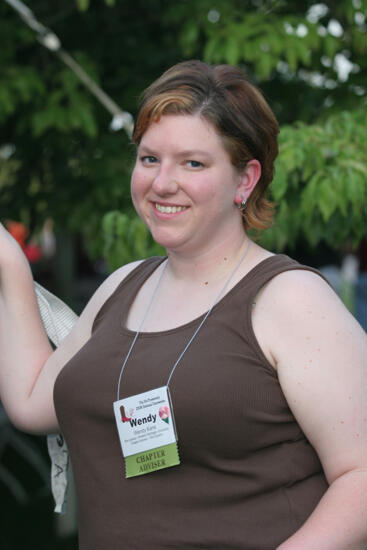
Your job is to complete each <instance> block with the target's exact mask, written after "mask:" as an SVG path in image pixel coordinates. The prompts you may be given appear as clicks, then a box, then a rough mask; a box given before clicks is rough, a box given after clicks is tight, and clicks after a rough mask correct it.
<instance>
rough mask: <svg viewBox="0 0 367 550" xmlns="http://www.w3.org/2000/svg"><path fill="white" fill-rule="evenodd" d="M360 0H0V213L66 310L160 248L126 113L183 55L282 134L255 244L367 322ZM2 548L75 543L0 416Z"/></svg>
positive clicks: (23, 447) (38, 470) (38, 445)
mask: <svg viewBox="0 0 367 550" xmlns="http://www.w3.org/2000/svg"><path fill="white" fill-rule="evenodd" d="M366 19H367V0H338V1H336V0H329V1H325V2H322V3H316V2H313V1H300V0H94V1H92V0H90V1H88V0H62V1H61V0H53V1H52V2H49V1H46V0H29V1H27V2H26V3H25V4H23V3H21V2H19V1H17V0H12V1H11V0H0V220H1V221H2V222H3V223H5V224H6V225H7V227H8V229H9V230H10V231H11V232H12V234H13V235H14V236H15V237H16V238H17V240H18V241H19V242H20V244H21V246H22V247H23V249H24V251H25V253H26V254H27V256H28V258H29V261H30V262H31V265H32V269H33V272H34V276H35V278H36V280H37V281H38V282H40V283H41V284H43V285H44V286H46V287H47V288H48V289H49V290H51V291H53V292H55V293H56V294H57V295H58V296H59V297H60V298H62V299H63V300H64V301H65V302H66V303H67V304H68V305H69V306H71V307H72V308H73V309H74V310H75V311H76V312H78V313H79V312H80V311H81V309H82V307H83V306H84V305H85V303H86V301H87V300H88V298H89V297H90V295H91V294H92V292H93V291H94V290H95V288H96V287H97V286H98V285H99V284H100V282H101V281H102V280H103V279H104V278H105V277H106V276H107V275H108V273H109V272H110V271H111V270H112V269H115V268H116V267H118V266H119V265H122V264H124V263H126V262H128V261H131V260H133V259H137V258H142V257H146V256H149V255H152V254H162V253H164V252H163V251H162V250H161V249H160V247H158V245H156V244H155V243H154V242H152V240H151V239H150V236H149V234H148V233H147V230H146V229H145V226H144V225H143V224H142V223H141V222H140V221H139V219H137V217H136V216H135V214H134V211H133V208H132V205H131V201H130V192H129V180H130V172H131V169H132V165H133V163H134V155H135V152H134V147H133V146H132V145H131V143H130V139H129V131H130V130H131V125H130V124H129V114H131V115H132V116H134V115H135V112H136V107H137V102H138V98H139V95H140V93H141V92H142V91H143V89H144V88H145V87H146V86H147V85H148V84H150V83H151V82H152V81H153V80H154V79H155V78H157V77H158V76H159V75H160V74H161V73H162V72H163V70H165V69H167V68H168V67H170V66H171V65H172V64H174V63H176V62H178V61H182V60H185V59H191V58H199V59H203V60H204V61H207V62H209V63H214V64H217V63H231V64H235V65H240V66H241V67H243V69H244V70H245V72H246V73H247V74H248V76H249V77H250V79H251V80H252V81H253V82H254V83H255V84H257V85H258V86H259V87H260V88H261V89H262V91H263V92H264V94H265V97H266V99H267V100H268V102H269V103H270V105H271V106H272V108H273V110H274V112H275V114H276V116H277V118H278V120H279V122H280V125H281V133H280V138H279V143H280V155H279V158H278V160H277V163H276V175H275V179H274V182H273V184H272V187H271V196H272V198H273V200H274V201H276V203H277V214H276V220H275V224H274V226H273V227H272V228H270V229H269V230H267V231H266V232H264V233H263V234H262V235H261V237H260V242H262V243H263V244H264V246H266V247H268V248H270V249H271V250H273V251H274V252H284V253H287V254H290V255H292V256H293V257H295V258H296V259H297V260H299V261H300V262H303V263H307V264H309V265H312V266H315V267H318V268H321V269H322V270H323V272H324V273H325V274H326V275H327V276H328V277H329V279H330V281H331V282H332V284H333V285H334V286H335V288H336V289H337V290H338V292H339V293H340V295H341V297H342V298H343V300H344V301H345V303H346V304H347V306H348V307H349V308H350V309H351V311H352V312H353V314H354V315H355V316H356V317H357V318H358V320H359V321H360V323H361V324H362V325H363V326H364V328H367V244H366V242H367V241H366V235H367V20H366ZM0 506H1V514H0V548H1V550H10V549H11V550H15V549H18V548H23V547H24V546H25V545H26V546H27V548H28V549H36V550H43V549H50V548H52V549H65V550H66V549H74V550H75V549H76V548H77V540H76V533H75V506H74V499H73V496H72V492H71V495H70V498H69V511H68V513H67V515H66V516H63V517H62V518H61V519H60V517H59V516H56V515H55V514H54V513H53V501H52V497H51V494H50V486H49V460H48V456H47V451H46V444H45V440H44V438H36V437H32V436H28V435H24V434H21V433H19V432H17V430H15V429H14V428H12V427H11V426H10V424H9V422H8V420H7V418H6V415H5V413H4V412H3V411H2V410H0Z"/></svg>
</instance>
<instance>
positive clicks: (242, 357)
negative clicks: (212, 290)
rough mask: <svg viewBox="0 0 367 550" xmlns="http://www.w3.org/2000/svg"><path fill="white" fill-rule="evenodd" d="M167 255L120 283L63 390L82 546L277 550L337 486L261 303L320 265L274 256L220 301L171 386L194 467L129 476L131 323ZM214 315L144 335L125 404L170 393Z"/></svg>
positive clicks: (87, 549)
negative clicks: (121, 432)
mask: <svg viewBox="0 0 367 550" xmlns="http://www.w3.org/2000/svg"><path fill="white" fill-rule="evenodd" d="M162 261H163V258H151V259H149V260H146V261H145V262H143V263H141V264H140V265H139V266H138V267H137V268H136V269H135V270H134V271H132V272H131V273H130V274H129V275H128V276H127V277H126V279H125V280H124V281H123V282H122V283H121V284H120V285H119V287H118V288H117V289H116V291H115V292H114V293H113V294H112V296H111V297H110V298H109V299H108V300H107V301H106V303H105V304H104V305H103V307H102V309H101V310H100V311H99V313H98V315H97V317H96V319H95V322H94V327H93V333H92V337H91V339H90V340H89V341H88V342H87V343H86V345H85V346H84V347H83V348H82V349H81V350H80V351H79V352H78V353H77V355H75V357H74V358H73V359H72V360H71V361H70V362H69V363H68V364H67V365H66V366H65V367H64V369H63V370H62V371H61V373H60V375H59V376H58V378H57V381H56V384H55V392H54V398H55V406H56V411H57V416H58V419H59V422H60V426H61V429H62V432H63V434H64V436H65V437H66V440H67V443H68V446H69V450H70V455H71V459H72V465H73V471H74V476H75V481H76V490H77V499H78V516H79V543H80V549H81V550H121V549H126V550H134V549H137V550H140V549H149V550H162V549H165V548H169V549H174V548H176V549H180V550H184V549H197V548H206V549H220V550H226V549H228V550H229V549H237V550H238V549H241V550H243V549H245V550H274V549H275V548H276V546H277V545H279V544H280V543H281V542H282V541H284V540H285V539H287V538H288V537H289V536H290V535H291V534H292V533H294V532H295V531H296V530H297V529H298V528H299V527H300V526H301V525H302V523H303V522H304V521H305V520H306V518H307V517H308V516H309V515H310V513H311V512H312V510H313V509H314V508H315V506H316V504H317V503H318V501H319V500H320V498H321V496H322V495H323V493H324V492H325V490H326V489H327V483H326V480H325V477H324V474H323V472H322V468H321V465H320V462H319V459H318V457H317V455H316V453H315V451H314V449H313V447H312V446H311V445H310V443H309V442H308V440H307V439H306V438H305V435H304V434H303V432H302V431H301V429H300V427H299V425H298V424H297V422H296V420H295V418H294V416H293V414H292V412H291V411H290V409H289V407H288V404H287V402H286V400H285V397H284V395H283V393H282V391H281V388H280V385H279V382H278V379H277V374H276V372H275V371H274V369H273V368H272V366H271V365H270V364H269V363H268V361H267V360H266V358H265V356H264V354H263V353H262V351H261V349H260V346H259V344H258V342H257V340H256V338H255V335H254V332H253V328H252V324H251V309H252V303H253V301H254V298H255V296H256V294H257V293H258V291H259V289H260V288H261V287H262V286H263V285H264V284H266V282H268V281H269V280H270V279H271V278H272V277H274V276H275V275H277V274H279V273H281V272H283V271H286V270H290V269H309V268H305V267H304V266H300V265H299V264H298V263H297V262H295V261H293V260H291V259H290V258H288V257H287V256H283V255H279V256H273V257H271V258H268V259H266V260H264V261H262V262H261V263H260V264H258V265H257V266H256V267H255V268H254V269H253V270H252V271H250V273H248V274H247V275H246V276H245V277H244V278H243V279H242V280H241V281H240V282H239V283H237V284H236V286H234V287H233V288H232V289H231V290H230V291H229V292H228V293H227V294H226V295H225V296H224V297H223V298H222V299H221V300H220V301H219V302H218V303H217V304H216V305H215V307H214V309H213V311H212V312H211V314H210V315H209V317H208V319H207V320H206V322H205V324H204V325H203V327H202V328H201V330H200V332H199V334H198V335H197V337H196V339H195V340H194V341H193V343H192V344H191V346H190V348H189V349H188V350H187V352H186V353H185V355H184V356H183V358H182V360H181V362H180V363H179V365H178V367H177V369H176V370H175V372H174V375H173V377H172V380H171V383H170V391H171V396H172V402H173V408H174V413H175V419H176V425H177V432H178V438H179V442H178V445H179V452H180V458H181V464H180V465H179V466H175V467H172V468H168V469H165V470H160V471H157V472H154V473H151V474H147V475H143V476H140V477H135V478H130V479H125V478H124V462H123V458H122V453H121V448H120V443H119V439H118V435H117V429H116V425H115V421H114V416H113V406H112V403H113V401H115V400H116V391H117V381H118V377H119V373H120V369H121V365H122V362H123V359H124V358H125V356H126V354H127V351H128V349H129V346H130V344H131V342H132V339H133V337H134V334H135V333H133V332H132V331H130V330H127V329H126V328H125V320H126V318H127V313H128V310H129V307H130V305H131V303H132V301H133V299H134V296H135V295H136V293H137V292H138V290H139V288H140V287H141V285H142V284H143V282H144V281H145V280H146V279H147V278H148V277H149V275H150V274H151V273H152V272H153V271H154V270H155V269H156V268H157V267H158V265H159V264H160V263H161V262H162ZM162 314H164V312H162ZM201 319H202V317H201V318H199V319H195V320H193V321H192V322H190V323H187V324H185V325H183V326H180V327H178V328H174V329H172V330H168V331H162V332H154V333H144V332H143V333H142V334H140V335H139V338H138V339H137V341H136V344H135V347H134V349H133V352H132V355H131V357H130V358H129V360H128V362H127V365H126V368H125V372H124V374H123V378H122V383H121V392H120V397H121V398H124V397H127V396H130V395H135V394H138V393H141V392H143V391H146V390H149V389H152V388H155V387H159V386H162V385H165V384H166V382H167V378H168V375H169V372H170V370H171V368H172V366H173V364H174V363H175V361H176V359H177V358H178V356H179V354H180V353H181V351H182V350H183V348H184V347H185V345H186V343H187V342H188V340H189V339H190V337H191V336H192V334H193V332H194V331H195V329H196V327H197V326H198V324H199V322H200V320H201Z"/></svg>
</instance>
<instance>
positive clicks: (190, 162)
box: [186, 160, 204, 168]
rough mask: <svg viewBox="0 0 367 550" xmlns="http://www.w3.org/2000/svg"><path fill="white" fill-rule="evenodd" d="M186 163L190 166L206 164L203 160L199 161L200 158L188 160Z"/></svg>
mask: <svg viewBox="0 0 367 550" xmlns="http://www.w3.org/2000/svg"><path fill="white" fill-rule="evenodd" d="M186 164H187V165H188V166H189V167H190V168H202V167H203V166H204V164H203V163H202V162H199V161H198V160H187V161H186Z"/></svg>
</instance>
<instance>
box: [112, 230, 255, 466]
mask: <svg viewBox="0 0 367 550" xmlns="http://www.w3.org/2000/svg"><path fill="white" fill-rule="evenodd" d="M250 247H251V241H250V240H249V242H248V245H247V247H246V250H245V251H244V253H243V254H242V256H241V258H240V260H239V262H238V263H237V265H236V266H235V268H234V269H233V271H232V273H231V274H230V275H229V277H228V279H227V280H226V282H225V284H224V286H223V288H222V289H221V290H220V292H219V294H218V295H217V297H216V298H215V300H214V302H213V303H212V305H211V306H210V308H209V310H208V311H207V312H206V314H205V315H204V317H203V319H202V320H201V322H200V323H199V325H198V327H197V328H196V330H195V331H194V334H193V335H192V336H191V338H190V339H189V341H188V342H187V344H186V346H185V347H184V349H183V350H182V352H181V354H180V355H179V357H178V359H177V360H176V362H175V364H174V365H173V367H172V369H171V371H170V373H169V376H168V380H167V384H166V386H162V387H160V388H156V389H154V390H150V391H147V392H144V393H140V394H138V395H134V396H131V397H127V398H125V399H120V385H121V378H122V374H123V372H124V370H125V366H126V363H127V361H128V359H129V357H130V355H131V352H132V350H133V348H134V346H135V343H136V340H137V339H138V336H139V334H140V332H141V330H142V328H143V325H144V322H145V320H146V318H147V316H148V313H149V311H150V308H151V306H152V303H153V301H154V298H155V296H156V294H157V291H158V288H159V285H160V283H161V280H162V277H163V274H164V273H165V270H166V267H167V263H168V261H166V264H165V266H164V267H163V270H162V273H161V275H160V277H159V279H158V282H157V284H156V286H155V289H154V291H153V294H152V297H151V299H150V302H149V304H148V307H147V309H146V311H145V314H144V316H143V319H142V320H141V322H140V325H139V327H138V330H137V332H136V334H135V337H134V339H133V341H132V343H131V345H130V348H129V351H128V352H127V355H126V357H125V359H124V362H123V364H122V367H121V370H120V375H119V379H118V384H117V400H116V401H115V402H114V404H113V407H114V412H115V417H116V424H117V429H118V433H119V438H120V443H121V448H122V454H123V455H124V457H125V467H126V477H134V476H138V475H142V474H147V473H150V472H152V471H155V470H161V469H163V468H168V467H170V466H176V465H178V464H179V463H180V459H179V455H178V447H177V439H178V438H177V433H176V428H175V423H174V418H173V409H172V404H171V398H170V394H169V383H170V381H171V378H172V375H173V373H174V371H175V370H176V367H177V366H178V364H179V362H180V361H181V359H182V357H183V356H184V355H185V353H186V351H187V350H188V348H189V347H190V346H191V344H192V342H193V340H194V339H195V337H196V336H197V334H198V332H199V331H200V329H201V327H202V326H203V324H204V323H205V321H206V320H207V318H208V317H209V315H210V313H211V312H212V310H213V308H214V306H215V305H216V304H217V302H218V301H219V300H220V298H221V297H222V296H223V294H224V293H225V291H226V289H227V287H228V285H229V283H230V281H231V280H232V278H233V276H234V274H235V273H236V271H237V270H238V269H239V267H240V265H241V264H242V262H243V261H244V259H245V258H246V256H247V254H248V252H249V250H250Z"/></svg>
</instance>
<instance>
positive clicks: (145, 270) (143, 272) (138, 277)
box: [92, 256, 166, 332]
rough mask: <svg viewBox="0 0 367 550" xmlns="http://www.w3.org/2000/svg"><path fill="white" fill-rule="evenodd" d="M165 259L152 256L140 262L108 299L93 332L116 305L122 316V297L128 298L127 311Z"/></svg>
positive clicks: (94, 323) (95, 321)
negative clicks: (120, 299)
mask: <svg viewBox="0 0 367 550" xmlns="http://www.w3.org/2000/svg"><path fill="white" fill-rule="evenodd" d="M165 259H166V258H165V257H164V256H152V257H151V258H147V259H146V260H143V261H142V262H140V264H138V265H137V266H136V267H135V269H133V270H132V271H130V273H129V274H128V275H127V276H126V277H125V278H124V279H123V280H122V281H121V283H119V284H118V285H117V288H116V289H115V290H114V291H113V292H112V294H111V296H110V297H109V298H107V300H106V301H105V302H104V304H103V305H102V307H101V309H100V310H99V311H98V313H97V315H96V317H95V319H94V322H93V327H92V332H93V331H94V330H95V329H96V328H97V326H98V325H99V323H100V322H101V320H102V319H103V318H104V316H105V315H106V313H107V312H109V311H110V310H111V308H112V307H114V306H116V304H117V306H118V308H117V313H118V315H120V313H121V311H120V305H119V298H120V296H122V295H124V296H125V297H126V300H127V301H126V300H124V306H125V309H126V310H127V309H128V307H129V305H130V304H131V303H132V301H133V300H134V298H135V296H136V294H137V293H138V291H139V289H140V287H141V286H142V285H143V284H144V282H145V281H146V280H147V279H148V277H149V276H150V275H151V274H152V273H153V271H154V270H155V269H157V267H158V266H159V265H160V264H161V263H162V262H163V261H164V260H165Z"/></svg>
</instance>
